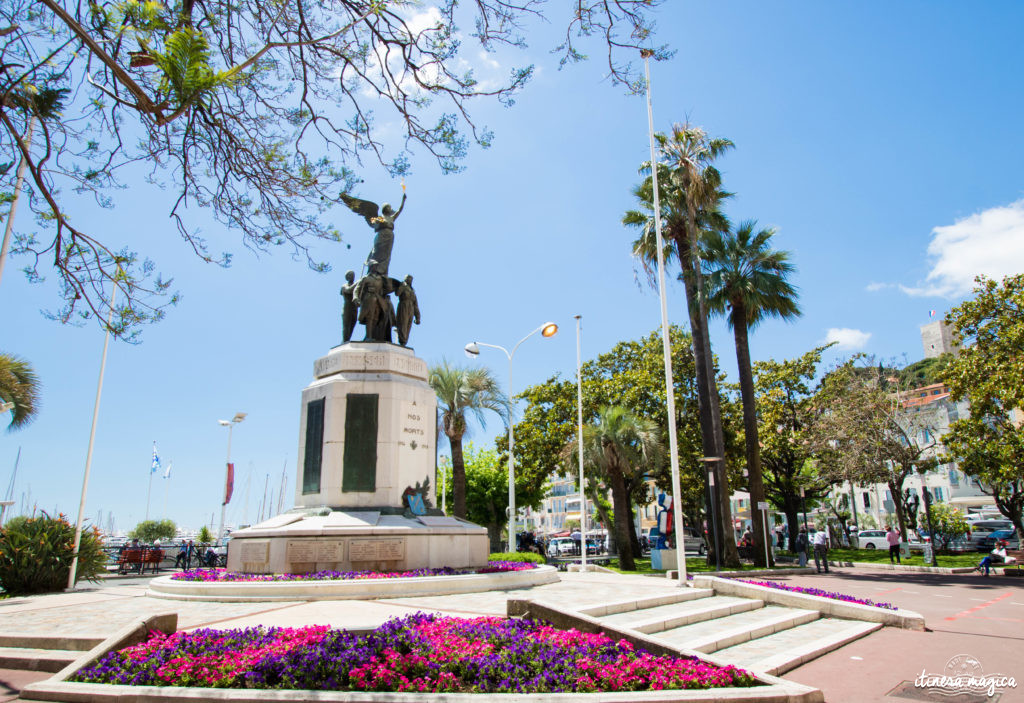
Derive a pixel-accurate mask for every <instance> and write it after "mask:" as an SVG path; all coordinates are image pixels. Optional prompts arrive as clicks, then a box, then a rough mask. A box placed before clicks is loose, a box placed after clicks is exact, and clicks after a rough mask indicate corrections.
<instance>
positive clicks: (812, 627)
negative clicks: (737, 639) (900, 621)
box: [714, 618, 882, 676]
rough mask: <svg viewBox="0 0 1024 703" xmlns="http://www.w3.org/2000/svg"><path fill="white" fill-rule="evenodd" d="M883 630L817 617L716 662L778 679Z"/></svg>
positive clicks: (720, 654) (725, 652) (726, 651)
mask: <svg viewBox="0 0 1024 703" xmlns="http://www.w3.org/2000/svg"><path fill="white" fill-rule="evenodd" d="M881 627H882V625H881V623H875V622H862V621H860V620H840V619H839V618H819V619H817V620H814V621H812V622H809V623H807V624H805V625H799V626H797V627H792V628H789V629H786V630H783V631H781V632H776V633H775V634H771V635H767V636H765V637H759V638H757V639H754V640H750V641H748V642H744V643H742V644H737V645H733V646H731V647H725V648H723V649H719V650H718V651H716V652H715V654H714V658H715V660H716V661H719V662H724V663H727V664H734V665H736V666H738V667H740V668H741V669H753V670H754V671H759V672H763V673H766V674H772V675H774V676H780V675H782V674H784V673H785V672H787V671H789V670H790V669H794V668H796V667H798V666H800V665H801V664H803V663H805V662H808V661H811V660H812V659H815V658H817V657H820V656H821V655H822V654H826V653H828V652H831V651H832V650H834V649H838V648H839V647H842V646H843V645H844V644H847V643H848V642H852V641H853V640H855V639H858V638H860V637H863V636H864V635H867V634H869V633H871V632H874V631H875V630H878V629H880V628H881Z"/></svg>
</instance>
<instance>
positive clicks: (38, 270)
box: [0, 0, 669, 334]
mask: <svg viewBox="0 0 1024 703" xmlns="http://www.w3.org/2000/svg"><path fill="white" fill-rule="evenodd" d="M659 2H660V0H612V1H611V2H609V1H607V0H583V1H581V2H576V3H572V6H571V8H570V9H569V10H568V11H565V8H564V7H563V3H548V2H547V1H546V0H511V1H509V0H477V1H476V2H472V3H459V2H441V3H435V4H432V5H428V6H427V7H421V6H420V5H419V3H414V2H410V1H409V0H290V1H289V2H281V3H275V4H273V6H272V7H270V6H268V4H267V3H266V2H263V1H262V0H204V1H203V2H196V1H195V0H168V1H167V2H146V1H145V0H119V1H114V0H99V1H98V2H88V3H82V2H73V1H72V0H0V54H2V55H3V57H4V60H3V62H2V65H0V153H3V154H4V155H5V156H7V157H8V158H9V157H11V156H14V157H15V159H14V160H15V162H16V161H17V160H18V158H19V157H23V158H25V160H26V162H27V164H28V176H27V180H28V184H29V187H28V188H27V189H26V191H25V195H26V197H27V199H28V202H29V206H30V207H31V209H32V210H34V211H35V213H36V214H37V215H38V216H39V217H38V220H37V221H38V222H43V223H44V224H46V225H48V230H45V229H44V230H41V231H37V232H35V233H31V232H30V231H24V232H21V233H19V236H18V238H17V239H16V240H15V247H14V249H13V251H20V252H22V253H24V254H26V255H27V257H28V266H27V268H28V270H29V273H30V276H31V277H33V278H39V277H40V276H42V275H43V273H44V271H43V270H42V267H43V266H50V265H52V266H53V267H54V268H55V270H56V274H57V277H58V279H59V282H60V287H61V288H60V290H61V296H62V300H63V305H62V307H61V309H59V310H58V311H57V312H55V313H54V315H55V316H56V317H58V318H59V319H62V320H67V319H70V318H71V317H72V316H74V315H77V314H80V313H84V314H87V315H89V316H94V317H95V318H96V319H97V320H100V321H102V320H104V319H105V318H106V315H105V314H104V313H105V312H106V310H105V306H106V305H107V304H108V303H107V300H108V299H109V290H110V287H111V285H113V283H114V279H115V276H116V275H117V270H118V268H119V267H120V268H121V269H122V270H123V271H124V277H123V278H122V279H120V280H119V285H118V287H119V288H120V289H121V291H122V294H123V295H122V302H120V303H119V304H118V305H117V310H116V315H115V317H114V320H113V322H112V325H111V326H112V327H113V329H114V331H115V332H117V333H118V334H126V333H130V330H132V329H135V328H136V327H137V326H138V325H139V324H140V323H143V322H148V321H152V320H156V319H159V318H160V316H161V313H162V310H163V308H164V307H165V306H166V305H167V304H170V303H173V302H174V301H175V300H176V296H175V295H173V294H172V293H171V291H170V289H169V286H170V282H169V281H166V280H163V279H161V278H159V277H157V278H155V280H153V279H150V275H151V273H152V272H153V270H154V269H153V264H152V262H149V261H148V260H146V259H145V257H142V256H139V255H137V254H136V253H135V252H134V251H132V249H133V248H134V246H135V245H134V243H133V242H132V241H131V240H121V241H117V240H116V239H115V238H113V237H112V235H110V234H108V233H99V232H92V231H87V230H86V228H84V227H83V226H82V225H81V224H79V222H80V221H81V218H80V217H76V216H75V213H74V206H75V201H74V200H73V199H70V198H69V197H68V194H70V193H72V192H78V193H85V194H87V195H90V196H93V197H94V198H95V199H96V200H97V201H98V202H99V203H100V205H102V206H111V205H112V204H114V202H115V197H114V195H113V194H114V193H116V191H117V190H118V189H119V188H121V187H122V186H124V185H125V184H126V183H133V184H137V183H139V182H141V181H144V180H147V179H148V180H151V181H152V182H154V184H155V185H157V186H158V187H160V188H164V189H166V190H167V192H168V207H169V210H170V216H171V218H172V220H173V223H174V227H176V229H177V233H178V234H179V235H180V236H181V237H183V238H184V239H185V240H186V241H187V243H188V244H189V245H190V246H191V247H192V248H193V249H194V250H195V252H196V253H197V254H198V255H199V256H200V257H201V258H202V259H203V260H205V261H209V262H216V263H220V264H224V265H227V263H229V261H230V255H228V254H217V253H216V251H217V250H216V249H213V250H212V251H211V249H212V247H210V246H208V244H207V242H205V241H204V240H203V239H202V238H201V237H200V235H199V232H198V229H197V224H196V221H195V220H194V217H195V215H194V211H193V209H195V208H205V209H208V210H209V211H210V212H211V214H212V215H213V217H214V218H215V219H217V220H218V222H219V223H220V224H222V225H225V226H226V227H229V228H233V229H235V230H236V231H238V232H239V233H240V235H241V240H242V242H243V244H244V245H245V246H247V247H250V248H253V249H256V250H260V251H265V250H268V249H270V248H272V247H274V246H276V245H283V246H286V247H290V248H292V249H293V251H294V253H295V254H296V255H297V256H298V258H305V259H306V260H307V261H308V263H309V264H310V266H312V267H313V268H314V269H316V270H325V269H326V264H325V263H323V262H321V261H319V260H317V259H315V258H314V257H313V255H312V254H311V253H310V251H309V247H310V245H311V244H312V243H313V242H314V241H315V240H316V239H318V238H319V239H326V240H336V239H339V238H340V236H341V235H340V233H339V232H338V231H336V230H335V229H334V228H333V227H331V226H330V225H329V224H327V222H326V221H325V220H324V218H323V214H324V211H325V209H326V208H325V206H326V205H329V204H330V203H331V201H333V200H334V199H335V198H336V197H337V193H338V190H339V189H342V190H349V189H350V188H352V187H353V186H354V184H355V183H357V182H358V180H359V178H358V176H357V174H356V169H359V170H362V169H364V168H366V167H367V161H376V162H379V164H381V165H382V167H383V168H384V169H386V171H387V172H389V173H390V174H392V175H402V174H405V173H407V172H408V171H409V169H410V163H411V157H412V156H413V154H414V152H415V151H419V152H420V153H421V154H426V155H427V156H428V157H431V158H433V159H434V160H436V162H437V163H438V165H439V167H440V169H441V171H442V172H445V173H448V172H453V171H458V170H460V169H461V163H462V161H463V159H464V157H465V156H466V154H467V153H468V151H469V147H470V145H471V144H473V143H475V144H477V145H479V146H481V147H486V146H488V145H489V144H490V143H491V140H492V138H493V135H492V133H491V132H490V130H488V129H486V128H485V127H483V126H480V125H478V124H477V122H476V121H475V119H474V118H473V116H472V114H471V103H473V102H474V101H475V100H477V99H492V100H498V101H500V102H502V103H503V104H511V102H512V99H513V97H514V95H515V94H516V93H517V92H518V91H519V90H520V89H521V88H522V87H523V86H524V84H525V83H526V82H527V81H528V79H529V77H530V75H531V73H532V66H523V67H519V68H513V69H512V70H511V71H510V72H509V73H508V74H506V75H507V77H502V78H499V79H497V81H491V80H480V78H479V77H478V76H476V75H474V72H473V68H474V66H476V67H480V66H482V62H481V61H480V59H479V56H478V54H481V53H482V52H481V50H482V51H483V52H487V51H491V50H494V49H499V48H510V47H519V48H524V47H525V46H526V36H527V34H528V33H529V32H528V25H531V24H532V23H534V22H541V21H543V20H544V19H545V17H544V14H543V13H544V11H545V10H547V9H548V8H556V9H557V11H558V14H559V16H560V17H562V18H564V24H563V27H564V29H565V33H564V40H563V41H562V42H561V44H560V45H559V46H557V47H556V48H555V50H556V51H557V52H558V53H560V54H561V56H562V63H563V64H565V63H570V62H575V61H580V60H583V59H584V58H585V54H584V53H583V47H584V45H585V44H588V43H590V42H597V43H599V44H602V45H603V50H602V51H600V53H601V54H602V55H603V56H606V57H607V66H608V73H609V76H610V77H611V81H612V83H614V84H618V85H625V86H626V87H627V88H628V89H629V90H632V91H634V92H636V91H640V90H642V89H643V85H644V84H643V82H642V81H641V80H640V76H639V74H638V70H637V64H636V63H635V59H633V57H637V58H638V52H637V49H639V48H641V47H647V46H649V45H650V42H651V40H652V37H653V24H652V22H651V20H650V13H651V11H652V9H653V7H654V6H656V5H657V4H659ZM554 14H555V10H552V15H554ZM552 19H554V17H553V18H552ZM460 26H468V27H471V28H472V29H470V30H469V31H463V30H460ZM668 55H669V52H668V51H666V50H665V49H664V47H660V48H657V49H656V50H655V56H656V58H661V59H663V58H667V56H668ZM631 59H633V60H631ZM43 94H48V95H50V96H57V97H62V96H63V97H66V98H67V100H66V104H65V105H64V109H63V111H62V112H61V111H57V112H56V114H49V115H48V114H47V113H46V111H45V110H44V109H41V108H44V107H45V105H39V104H36V101H34V100H33V96H37V95H43ZM32 121H34V122H35V123H36V129H35V139H33V140H32V142H31V143H28V142H27V141H26V140H23V136H24V135H25V134H26V133H27V132H28V125H29V123H30V122H32ZM395 125H401V128H400V133H399V134H396V135H394V138H393V139H392V137H391V136H387V137H385V135H388V134H389V133H390V132H391V131H392V130H393V128H394V126H395ZM7 160H8V159H7V158H5V159H4V161H7ZM0 171H2V169H0ZM13 178H14V169H9V170H8V172H7V173H6V174H5V173H0V191H6V190H9V188H8V186H9V184H10V183H11V181H12V180H13ZM150 227H153V226H152V225H151V226H150ZM156 232H159V230H156ZM147 279H149V280H147ZM101 324H102V322H101Z"/></svg>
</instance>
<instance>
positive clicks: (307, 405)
mask: <svg viewBox="0 0 1024 703" xmlns="http://www.w3.org/2000/svg"><path fill="white" fill-rule="evenodd" d="M313 375H314V377H315V380H314V381H313V382H312V383H311V384H309V385H308V386H307V387H306V389H305V390H304V391H302V408H301V412H302V415H301V417H302V420H301V423H300V426H299V463H298V467H299V476H298V480H297V481H296V482H295V483H296V485H295V505H296V506H300V507H313V506H322V505H327V506H330V507H337V508H379V507H401V506H402V504H403V501H402V495H403V493H404V492H405V490H406V489H407V488H408V489H414V490H415V489H416V488H417V487H419V488H420V489H422V488H423V487H424V486H426V487H427V489H426V491H424V493H423V495H424V497H425V498H427V499H428V500H427V502H429V504H431V505H433V504H434V502H435V500H434V497H435V492H434V469H435V466H436V458H437V454H436V452H437V447H436V441H437V396H436V395H435V394H434V391H433V389H431V387H430V385H429V384H428V383H427V363H426V362H425V361H423V360H422V359H419V358H417V357H416V356H415V355H414V354H413V352H412V350H410V349H406V348H405V347H399V346H395V345H393V344H381V343H355V344H353V343H350V344H345V345H342V346H340V347H335V348H334V349H332V350H331V351H330V353H329V354H328V355H327V356H325V357H322V358H320V359H317V360H316V362H315V363H314V364H313Z"/></svg>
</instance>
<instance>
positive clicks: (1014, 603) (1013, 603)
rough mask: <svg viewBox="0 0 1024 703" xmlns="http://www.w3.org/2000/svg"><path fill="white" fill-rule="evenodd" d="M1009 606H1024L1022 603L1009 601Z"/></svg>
mask: <svg viewBox="0 0 1024 703" xmlns="http://www.w3.org/2000/svg"><path fill="white" fill-rule="evenodd" d="M1010 605H1024V603H1017V602H1016V601H1012V600H1011V601H1010Z"/></svg>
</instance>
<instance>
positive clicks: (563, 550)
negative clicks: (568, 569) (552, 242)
mask: <svg viewBox="0 0 1024 703" xmlns="http://www.w3.org/2000/svg"><path fill="white" fill-rule="evenodd" d="M575 553H576V543H575V542H574V541H573V540H572V539H571V538H569V537H555V538H554V539H553V540H551V541H550V542H548V556H549V557H564V556H571V555H573V554H575Z"/></svg>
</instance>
